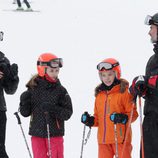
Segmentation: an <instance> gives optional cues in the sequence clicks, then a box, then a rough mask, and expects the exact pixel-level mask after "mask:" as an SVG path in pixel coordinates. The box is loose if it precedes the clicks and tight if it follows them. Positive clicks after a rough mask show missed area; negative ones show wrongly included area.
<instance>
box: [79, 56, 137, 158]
mask: <svg viewBox="0 0 158 158" xmlns="http://www.w3.org/2000/svg"><path fill="white" fill-rule="evenodd" d="M97 69H98V71H99V77H100V80H101V84H100V85H98V86H97V87H96V88H95V97H96V98H95V106H94V115H93V116H90V114H88V112H85V113H84V114H82V116H81V122H82V123H84V124H85V125H86V126H89V127H92V126H94V127H98V150H99V151H98V157H99V158H113V157H114V155H115V157H116V158H118V157H119V158H131V151H132V145H131V127H130V124H131V122H133V121H135V120H136V118H137V117H138V113H137V111H136V106H135V105H134V103H133V102H132V99H133V98H132V96H131V95H130V94H129V92H128V86H129V85H128V82H127V81H126V80H124V79H121V69H120V64H119V62H118V61H117V60H116V59H114V58H108V59H105V60H103V61H102V62H100V63H99V64H98V65H97ZM127 129H128V130H127ZM127 131H128V132H127Z"/></svg>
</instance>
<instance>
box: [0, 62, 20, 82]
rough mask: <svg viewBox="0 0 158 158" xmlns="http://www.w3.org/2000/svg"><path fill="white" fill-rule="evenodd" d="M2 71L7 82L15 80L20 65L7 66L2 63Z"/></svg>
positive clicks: (0, 68)
mask: <svg viewBox="0 0 158 158" xmlns="http://www.w3.org/2000/svg"><path fill="white" fill-rule="evenodd" d="M0 71H2V72H3V73H4V79H5V80H14V79H16V78H17V75H18V65H17V64H15V63H14V64H12V65H10V64H7V63H5V62H3V63H0Z"/></svg>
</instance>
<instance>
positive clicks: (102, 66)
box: [97, 62, 119, 71]
mask: <svg viewBox="0 0 158 158" xmlns="http://www.w3.org/2000/svg"><path fill="white" fill-rule="evenodd" d="M118 65H119V62H117V63H115V64H111V63H106V62H101V63H99V64H98V65H97V69H98V70H99V71H101V70H102V69H105V70H111V69H112V68H114V67H116V66H118Z"/></svg>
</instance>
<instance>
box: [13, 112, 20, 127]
mask: <svg viewBox="0 0 158 158" xmlns="http://www.w3.org/2000/svg"><path fill="white" fill-rule="evenodd" d="M14 115H15V116H16V118H17V120H18V124H21V120H20V117H19V115H18V112H15V113H14Z"/></svg>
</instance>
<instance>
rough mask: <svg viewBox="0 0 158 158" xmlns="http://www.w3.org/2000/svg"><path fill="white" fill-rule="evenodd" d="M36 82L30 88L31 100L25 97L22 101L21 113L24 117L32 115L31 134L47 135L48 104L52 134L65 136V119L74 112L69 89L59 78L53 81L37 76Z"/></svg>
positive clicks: (53, 135)
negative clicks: (45, 110)
mask: <svg viewBox="0 0 158 158" xmlns="http://www.w3.org/2000/svg"><path fill="white" fill-rule="evenodd" d="M35 83H36V86H34V87H33V88H28V91H29V92H30V94H31V95H30V99H31V102H28V101H27V100H25V99H23V98H21V101H20V113H21V115H23V116H24V117H28V116H30V115H31V120H30V127H29V134H30V135H32V136H38V137H43V138H46V137H47V126H46V114H45V113H44V111H43V107H44V106H47V105H48V106H49V109H50V110H49V111H48V114H49V118H48V123H49V128H50V136H51V137H55V136H63V135H64V121H65V120H68V119H69V118H70V117H71V115H72V112H73V110H72V103H71V98H70V96H69V94H68V92H67V90H66V89H65V88H64V87H63V86H62V85H61V84H60V81H59V80H58V81H57V82H55V83H51V82H49V81H47V80H45V79H42V78H40V77H37V78H36V79H35ZM24 93H25V92H24ZM21 96H22V95H21ZM26 103H27V104H26Z"/></svg>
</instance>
